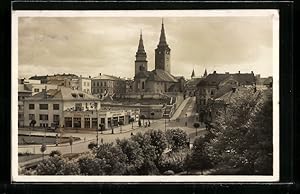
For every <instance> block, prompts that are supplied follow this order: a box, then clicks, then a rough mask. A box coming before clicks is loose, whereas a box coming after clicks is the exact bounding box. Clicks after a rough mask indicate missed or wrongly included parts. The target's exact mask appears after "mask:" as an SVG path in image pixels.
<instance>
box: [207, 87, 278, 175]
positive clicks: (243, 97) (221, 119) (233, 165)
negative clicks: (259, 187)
mask: <svg viewBox="0 0 300 194" xmlns="http://www.w3.org/2000/svg"><path fill="white" fill-rule="evenodd" d="M231 101H232V102H234V103H231V104H229V105H228V106H227V107H226V109H225V110H224V109H222V110H220V111H219V112H218V115H219V116H217V118H216V123H215V126H214V127H212V128H211V133H212V134H213V138H212V139H211V140H210V141H209V143H208V144H207V149H208V153H209V155H210V158H211V159H212V160H213V162H214V164H215V165H216V167H217V168H220V169H227V172H226V170H223V171H222V173H223V174H231V172H233V171H234V172H235V174H263V175H266V174H272V165H270V164H272V161H273V160H272V156H273V155H272V154H273V147H272V144H273V142H272V92H271V90H266V91H256V92H255V93H253V91H252V90H243V91H239V94H238V95H236V97H233V98H232V100H231Z"/></svg>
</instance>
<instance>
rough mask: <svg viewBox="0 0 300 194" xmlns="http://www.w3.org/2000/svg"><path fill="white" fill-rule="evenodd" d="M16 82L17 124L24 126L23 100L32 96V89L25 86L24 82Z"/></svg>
mask: <svg viewBox="0 0 300 194" xmlns="http://www.w3.org/2000/svg"><path fill="white" fill-rule="evenodd" d="M21 83H22V82H19V84H18V126H19V127H23V126H24V100H25V99H26V98H28V97H30V96H32V91H31V90H28V89H26V88H25V85H24V84H21Z"/></svg>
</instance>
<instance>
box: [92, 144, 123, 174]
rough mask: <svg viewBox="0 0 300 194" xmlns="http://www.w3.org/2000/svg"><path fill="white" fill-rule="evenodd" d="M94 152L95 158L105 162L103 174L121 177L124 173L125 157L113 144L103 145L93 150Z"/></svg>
mask: <svg viewBox="0 0 300 194" xmlns="http://www.w3.org/2000/svg"><path fill="white" fill-rule="evenodd" d="M94 152H95V154H96V158H99V159H101V160H104V161H105V163H106V164H105V168H104V171H105V174H107V175H122V174H124V173H125V172H126V162H127V156H126V154H124V153H123V152H122V149H121V148H120V147H119V146H114V145H113V143H104V144H101V145H99V147H98V148H96V149H94Z"/></svg>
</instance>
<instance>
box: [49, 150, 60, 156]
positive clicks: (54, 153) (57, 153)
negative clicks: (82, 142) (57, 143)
mask: <svg viewBox="0 0 300 194" xmlns="http://www.w3.org/2000/svg"><path fill="white" fill-rule="evenodd" d="M49 156H50V157H54V156H61V152H60V151H59V150H53V151H51V152H50V154H49Z"/></svg>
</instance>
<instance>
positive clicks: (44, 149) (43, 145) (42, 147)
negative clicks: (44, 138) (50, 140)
mask: <svg viewBox="0 0 300 194" xmlns="http://www.w3.org/2000/svg"><path fill="white" fill-rule="evenodd" d="M40 150H41V152H42V153H43V160H44V153H45V151H46V150H47V146H46V144H44V143H43V144H42V146H41V148H40Z"/></svg>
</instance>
